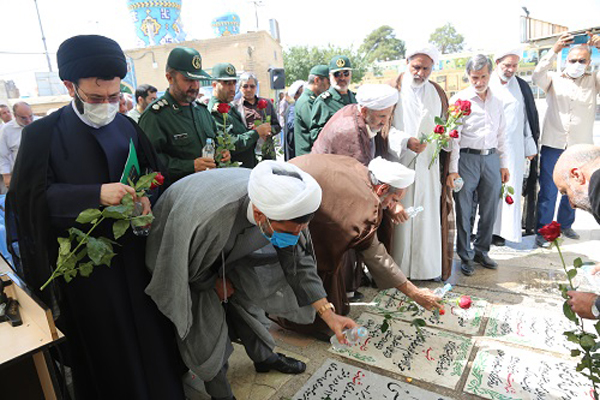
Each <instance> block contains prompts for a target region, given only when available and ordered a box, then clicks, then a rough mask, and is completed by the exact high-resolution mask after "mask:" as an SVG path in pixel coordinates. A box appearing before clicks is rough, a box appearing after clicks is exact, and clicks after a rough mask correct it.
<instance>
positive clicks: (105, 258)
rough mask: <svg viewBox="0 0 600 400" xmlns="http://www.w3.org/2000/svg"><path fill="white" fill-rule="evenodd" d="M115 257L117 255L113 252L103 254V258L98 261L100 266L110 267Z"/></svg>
mask: <svg viewBox="0 0 600 400" xmlns="http://www.w3.org/2000/svg"><path fill="white" fill-rule="evenodd" d="M116 255H117V254H116V253H115V252H113V251H107V252H106V253H104V256H103V257H102V260H101V261H100V264H102V265H106V266H107V267H110V264H111V262H112V259H113V257H114V256H116Z"/></svg>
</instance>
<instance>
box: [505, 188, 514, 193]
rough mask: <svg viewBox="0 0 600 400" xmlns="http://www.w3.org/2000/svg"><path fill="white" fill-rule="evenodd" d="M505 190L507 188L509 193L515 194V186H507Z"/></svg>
mask: <svg viewBox="0 0 600 400" xmlns="http://www.w3.org/2000/svg"><path fill="white" fill-rule="evenodd" d="M506 190H508V193H510V194H515V188H513V187H512V186H507V187H506Z"/></svg>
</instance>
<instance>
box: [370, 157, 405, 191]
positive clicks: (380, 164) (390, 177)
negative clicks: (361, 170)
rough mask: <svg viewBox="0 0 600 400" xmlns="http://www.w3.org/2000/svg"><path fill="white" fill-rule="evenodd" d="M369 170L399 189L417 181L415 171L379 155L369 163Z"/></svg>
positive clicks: (380, 179)
mask: <svg viewBox="0 0 600 400" xmlns="http://www.w3.org/2000/svg"><path fill="white" fill-rule="evenodd" d="M369 171H371V172H372V173H373V175H375V178H377V180H378V181H380V182H383V183H387V184H388V185H390V186H393V187H395V188H398V189H404V188H406V187H408V186H410V185H412V184H413V182H414V181H415V171H414V170H412V169H410V168H407V167H405V166H404V165H402V164H400V163H396V162H391V161H388V160H384V159H383V158H381V157H377V158H375V159H373V160H371V162H370V163H369Z"/></svg>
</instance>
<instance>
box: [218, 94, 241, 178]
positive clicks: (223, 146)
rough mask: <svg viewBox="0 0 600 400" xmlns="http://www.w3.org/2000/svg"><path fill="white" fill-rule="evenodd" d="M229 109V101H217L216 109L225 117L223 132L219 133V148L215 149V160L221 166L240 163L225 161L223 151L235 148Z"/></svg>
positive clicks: (231, 165)
mask: <svg viewBox="0 0 600 400" xmlns="http://www.w3.org/2000/svg"><path fill="white" fill-rule="evenodd" d="M229 110H231V106H230V105H229V104H228V103H217V104H216V105H215V110H214V111H216V112H218V113H219V114H221V116H222V117H223V132H222V133H221V134H219V135H217V149H216V151H215V161H216V162H217V164H218V166H219V167H220V168H229V167H239V166H240V163H239V162H237V161H231V160H229V161H223V152H224V151H225V150H229V151H230V152H231V151H233V150H235V145H234V144H233V139H232V137H231V135H230V134H229V132H228V130H229V129H228V127H227V117H228V116H229Z"/></svg>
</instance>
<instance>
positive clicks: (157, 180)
mask: <svg viewBox="0 0 600 400" xmlns="http://www.w3.org/2000/svg"><path fill="white" fill-rule="evenodd" d="M163 183H165V177H164V176H163V174H161V173H160V172H159V173H157V174H156V176H155V177H154V179H153V180H152V184H151V185H150V189H154V188H157V187H159V186H161V185H162V184H163Z"/></svg>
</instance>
